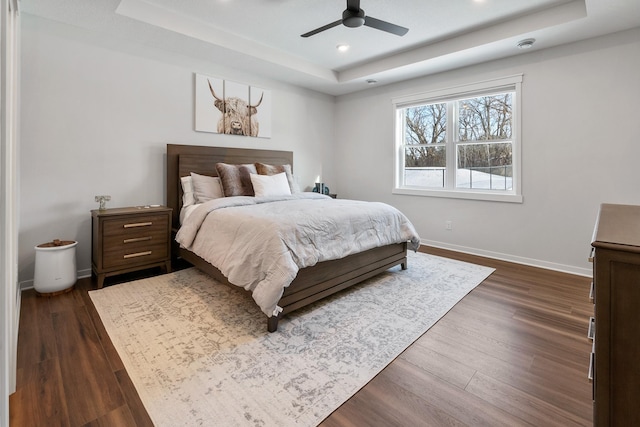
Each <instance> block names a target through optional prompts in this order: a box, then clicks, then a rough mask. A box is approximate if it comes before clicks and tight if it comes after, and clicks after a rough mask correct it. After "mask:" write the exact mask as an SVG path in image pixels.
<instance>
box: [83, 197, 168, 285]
mask: <svg viewBox="0 0 640 427" xmlns="http://www.w3.org/2000/svg"><path fill="white" fill-rule="evenodd" d="M91 229H92V234H91V239H92V242H91V268H92V270H93V273H94V274H95V275H96V276H97V278H98V288H102V286H103V285H104V279H105V278H106V277H108V276H114V275H117V274H122V273H127V272H130V271H136V270H142V269H145V268H151V267H162V268H163V270H164V271H165V272H170V271H171V240H170V239H171V208H167V207H164V206H159V207H129V208H114V209H104V210H98V209H96V210H92V211H91Z"/></svg>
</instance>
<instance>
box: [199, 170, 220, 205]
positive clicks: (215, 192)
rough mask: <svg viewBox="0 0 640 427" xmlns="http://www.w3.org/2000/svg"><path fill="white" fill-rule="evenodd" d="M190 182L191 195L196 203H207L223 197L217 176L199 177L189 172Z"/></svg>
mask: <svg viewBox="0 0 640 427" xmlns="http://www.w3.org/2000/svg"><path fill="white" fill-rule="evenodd" d="M191 182H192V184H193V193H194V195H195V201H196V202H197V203H204V202H208V201H209V200H213V199H219V198H221V197H224V193H223V192H222V184H221V182H220V178H218V177H217V176H207V175H199V174H197V173H194V172H191Z"/></svg>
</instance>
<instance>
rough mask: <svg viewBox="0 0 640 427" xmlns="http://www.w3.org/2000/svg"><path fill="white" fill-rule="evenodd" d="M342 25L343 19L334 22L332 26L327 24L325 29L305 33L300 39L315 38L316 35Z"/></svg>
mask: <svg viewBox="0 0 640 427" xmlns="http://www.w3.org/2000/svg"><path fill="white" fill-rule="evenodd" d="M340 24H342V19H338V20H337V21H334V22H332V23H331V24H327V25H325V26H323V27H320V28H316V29H315V30H313V31H309V32H308V33H304V34H302V35H301V36H300V37H305V38H306V37H311V36H313V35H314V34H318V33H321V32H323V31H324V30H328V29H329V28H333V27H337V26H338V25H340Z"/></svg>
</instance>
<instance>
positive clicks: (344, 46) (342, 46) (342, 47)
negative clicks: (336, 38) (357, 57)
mask: <svg viewBox="0 0 640 427" xmlns="http://www.w3.org/2000/svg"><path fill="white" fill-rule="evenodd" d="M336 49H338V50H339V51H340V52H346V51H348V50H349V45H348V44H339V45H338V46H336Z"/></svg>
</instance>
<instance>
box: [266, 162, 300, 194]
mask: <svg viewBox="0 0 640 427" xmlns="http://www.w3.org/2000/svg"><path fill="white" fill-rule="evenodd" d="M255 166H256V170H257V171H258V174H259V175H276V174H279V173H282V172H284V173H285V174H286V175H287V182H288V183H289V190H291V194H295V193H299V192H300V189H299V188H298V185H297V184H296V182H295V180H294V179H293V174H292V173H291V165H267V164H264V163H255Z"/></svg>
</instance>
